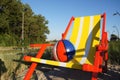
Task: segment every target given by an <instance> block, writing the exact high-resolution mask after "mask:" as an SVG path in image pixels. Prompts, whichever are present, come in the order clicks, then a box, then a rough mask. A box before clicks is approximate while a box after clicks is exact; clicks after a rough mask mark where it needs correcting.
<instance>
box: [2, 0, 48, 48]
mask: <svg viewBox="0 0 120 80" xmlns="http://www.w3.org/2000/svg"><path fill="white" fill-rule="evenodd" d="M23 18H24V22H23ZM22 23H24V41H23V40H22V39H21V35H22V34H21V33H22ZM47 24H48V21H47V20H46V19H45V17H44V16H42V15H40V14H38V15H36V14H34V13H33V11H32V9H31V8H30V6H29V5H28V4H23V3H22V2H21V1H20V0H0V46H14V45H20V44H21V43H23V42H24V45H28V44H30V43H42V42H44V41H45V40H46V38H47V37H46V34H49V30H48V26H47Z"/></svg>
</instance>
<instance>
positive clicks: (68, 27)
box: [62, 16, 75, 39]
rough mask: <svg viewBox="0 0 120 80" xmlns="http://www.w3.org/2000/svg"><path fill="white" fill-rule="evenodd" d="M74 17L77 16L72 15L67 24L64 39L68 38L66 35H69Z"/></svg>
mask: <svg viewBox="0 0 120 80" xmlns="http://www.w3.org/2000/svg"><path fill="white" fill-rule="evenodd" d="M74 19H75V18H74V17H73V16H72V17H71V19H70V21H69V23H68V26H67V28H66V30H65V32H64V33H63V34H62V39H65V38H66V35H67V33H68V31H69V29H70V26H71V25H72V22H73V21H74Z"/></svg>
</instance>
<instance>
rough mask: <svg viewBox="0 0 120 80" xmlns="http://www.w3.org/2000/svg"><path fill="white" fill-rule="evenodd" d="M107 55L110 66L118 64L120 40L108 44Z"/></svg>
mask: <svg viewBox="0 0 120 80" xmlns="http://www.w3.org/2000/svg"><path fill="white" fill-rule="evenodd" d="M108 53H109V59H110V62H111V64H120V40H119V41H110V42H109V50H108Z"/></svg>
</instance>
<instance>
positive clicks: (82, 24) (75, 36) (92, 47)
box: [24, 13, 108, 80]
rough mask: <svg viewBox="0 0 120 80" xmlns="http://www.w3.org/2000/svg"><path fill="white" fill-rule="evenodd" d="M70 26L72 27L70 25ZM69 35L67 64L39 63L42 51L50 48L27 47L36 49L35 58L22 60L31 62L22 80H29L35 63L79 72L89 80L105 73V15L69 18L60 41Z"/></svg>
mask: <svg viewBox="0 0 120 80" xmlns="http://www.w3.org/2000/svg"><path fill="white" fill-rule="evenodd" d="M72 24H73V25H72ZM70 28H72V32H71V35H70V38H69V41H70V42H71V43H72V44H73V45H74V47H75V50H76V52H75V56H74V58H73V59H72V60H70V61H68V62H59V61H55V60H45V59H41V57H42V55H43V53H44V51H45V49H46V48H47V47H48V46H54V44H31V45H30V46H31V47H39V48H40V50H39V51H38V53H37V55H36V57H31V56H24V60H25V61H29V62H32V64H31V66H30V68H29V70H28V72H27V73H26V76H25V78H24V80H29V79H30V77H31V75H32V73H33V72H34V70H35V68H36V66H37V63H43V64H48V65H54V66H61V67H65V68H73V69H80V70H83V71H88V72H92V76H91V80H97V75H98V73H101V72H105V71H106V70H107V60H108V51H107V50H108V40H107V32H106V31H105V28H106V13H104V14H102V15H101V14H100V15H93V16H84V17H72V18H71V19H70V22H69V24H68V26H67V28H66V30H65V32H64V33H63V34H62V39H66V36H67V35H68V33H69V32H70Z"/></svg>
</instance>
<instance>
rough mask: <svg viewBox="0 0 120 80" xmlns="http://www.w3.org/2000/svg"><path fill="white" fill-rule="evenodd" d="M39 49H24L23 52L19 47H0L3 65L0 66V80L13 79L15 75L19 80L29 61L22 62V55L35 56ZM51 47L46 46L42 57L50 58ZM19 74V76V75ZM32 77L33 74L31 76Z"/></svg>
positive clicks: (0, 59)
mask: <svg viewBox="0 0 120 80" xmlns="http://www.w3.org/2000/svg"><path fill="white" fill-rule="evenodd" d="M38 50H39V49H25V53H24V54H23V53H22V51H21V49H13V48H12V47H0V63H2V65H3V66H1V67H0V70H2V71H1V72H0V73H1V74H0V77H1V80H9V79H10V80H13V79H14V78H15V77H16V76H18V77H17V80H21V78H22V77H23V76H20V74H21V73H23V71H25V70H26V69H27V67H28V65H29V63H27V62H24V61H23V60H22V59H23V56H24V55H30V56H35V55H36V53H37V52H38ZM49 53H51V48H48V49H47V50H46V51H45V53H44V55H43V56H42V58H44V59H50V58H51V54H49ZM19 76H20V77H19ZM33 77H34V76H33Z"/></svg>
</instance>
